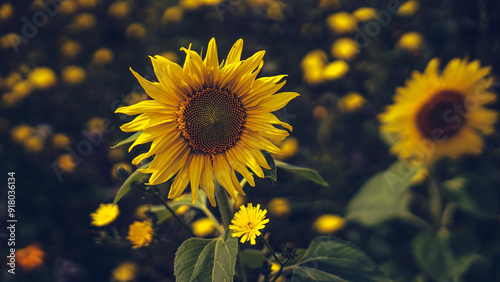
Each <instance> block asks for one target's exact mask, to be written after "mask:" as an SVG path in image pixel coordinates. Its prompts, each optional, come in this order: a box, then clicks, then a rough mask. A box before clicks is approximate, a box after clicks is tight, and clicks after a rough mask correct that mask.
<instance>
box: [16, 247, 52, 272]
mask: <svg viewBox="0 0 500 282" xmlns="http://www.w3.org/2000/svg"><path fill="white" fill-rule="evenodd" d="M44 258H45V252H44V251H43V250H42V249H41V248H40V246H38V244H34V243H32V244H30V245H28V246H27V247H26V248H22V249H18V250H16V263H17V264H18V265H19V266H20V267H21V268H22V269H24V270H26V271H31V270H33V269H35V268H37V267H39V266H41V265H42V264H43V259H44Z"/></svg>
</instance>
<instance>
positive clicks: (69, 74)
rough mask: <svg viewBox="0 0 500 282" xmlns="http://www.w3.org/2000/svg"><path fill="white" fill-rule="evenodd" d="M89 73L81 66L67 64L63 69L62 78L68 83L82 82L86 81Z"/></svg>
mask: <svg viewBox="0 0 500 282" xmlns="http://www.w3.org/2000/svg"><path fill="white" fill-rule="evenodd" d="M86 77H87V74H86V73H85V70H84V69H83V68H81V67H79V66H76V65H72V66H67V67H65V68H63V69H62V71H61V78H62V80H63V81H64V82H65V83H66V84H73V85H75V84H80V83H82V82H84V81H85V78H86Z"/></svg>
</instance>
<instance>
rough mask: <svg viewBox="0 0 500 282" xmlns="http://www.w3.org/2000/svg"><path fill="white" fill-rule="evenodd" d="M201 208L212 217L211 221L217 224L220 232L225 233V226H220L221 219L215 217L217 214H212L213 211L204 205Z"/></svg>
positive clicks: (216, 226)
mask: <svg viewBox="0 0 500 282" xmlns="http://www.w3.org/2000/svg"><path fill="white" fill-rule="evenodd" d="M201 210H202V211H203V212H204V213H205V214H206V215H207V217H208V218H209V219H210V221H212V222H213V224H214V225H215V228H217V231H219V233H220V234H223V233H224V228H222V226H220V223H219V221H218V220H217V218H215V216H214V215H213V214H212V212H211V211H210V210H209V209H208V208H207V207H202V208H201Z"/></svg>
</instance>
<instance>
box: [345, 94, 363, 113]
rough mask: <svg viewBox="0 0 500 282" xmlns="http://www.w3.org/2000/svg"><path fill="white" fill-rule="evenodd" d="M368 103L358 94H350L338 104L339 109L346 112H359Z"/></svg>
mask: <svg viewBox="0 0 500 282" xmlns="http://www.w3.org/2000/svg"><path fill="white" fill-rule="evenodd" d="M365 103H366V99H365V98H364V97H363V96H361V95H360V94H358V93H356V92H350V93H348V94H346V95H345V96H344V97H342V98H341V99H340V100H339V102H338V107H339V109H340V110H341V111H344V112H351V113H352V112H357V111H359V110H360V109H361V108H363V106H364V105H365Z"/></svg>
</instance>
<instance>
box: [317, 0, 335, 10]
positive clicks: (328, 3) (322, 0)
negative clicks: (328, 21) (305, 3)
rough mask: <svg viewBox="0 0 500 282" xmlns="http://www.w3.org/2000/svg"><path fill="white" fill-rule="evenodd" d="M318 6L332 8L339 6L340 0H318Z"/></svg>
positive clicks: (326, 8) (324, 8)
mask: <svg viewBox="0 0 500 282" xmlns="http://www.w3.org/2000/svg"><path fill="white" fill-rule="evenodd" d="M318 6H319V8H320V9H323V10H332V9H338V8H340V0H319V5H318Z"/></svg>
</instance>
